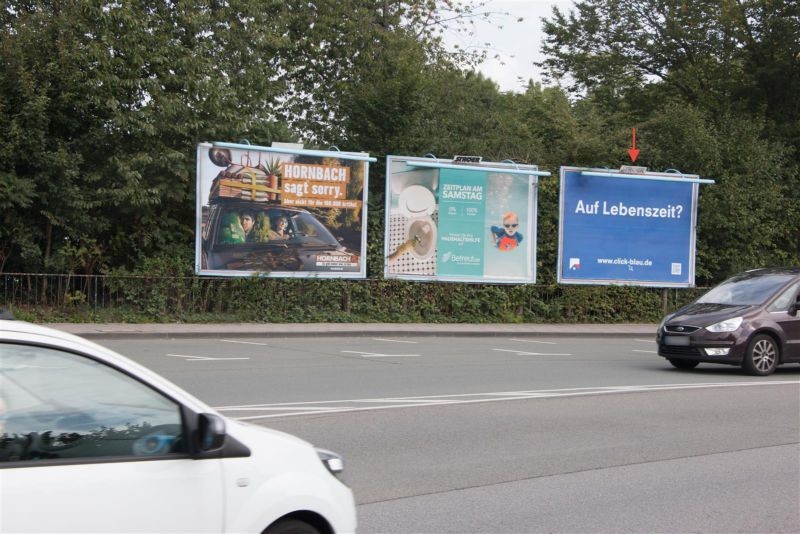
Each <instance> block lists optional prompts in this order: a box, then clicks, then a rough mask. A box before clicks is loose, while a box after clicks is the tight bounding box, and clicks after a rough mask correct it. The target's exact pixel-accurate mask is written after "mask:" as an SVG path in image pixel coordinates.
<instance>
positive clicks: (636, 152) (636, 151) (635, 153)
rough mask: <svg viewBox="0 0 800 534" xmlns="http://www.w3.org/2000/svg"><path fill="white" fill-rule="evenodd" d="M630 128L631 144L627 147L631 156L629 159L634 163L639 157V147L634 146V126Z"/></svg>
mask: <svg viewBox="0 0 800 534" xmlns="http://www.w3.org/2000/svg"><path fill="white" fill-rule="evenodd" d="M631 130H633V146H632V147H631V148H629V149H628V155H629V156H630V157H631V161H633V162H634V163H635V162H636V158H638V157H639V149H638V148H636V128H631Z"/></svg>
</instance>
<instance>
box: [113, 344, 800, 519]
mask: <svg viewBox="0 0 800 534" xmlns="http://www.w3.org/2000/svg"><path fill="white" fill-rule="evenodd" d="M103 344H105V345H107V346H110V347H112V348H114V349H115V350H118V351H119V352H122V353H123V354H126V355H128V356H131V357H133V358H134V359H136V360H138V361H140V362H141V363H144V364H145V365H147V366H148V367H151V368H153V369H155V370H156V371H158V372H159V373H161V374H163V375H165V376H167V377H168V378H170V379H172V380H173V381H175V382H176V383H178V384H179V385H181V386H182V387H184V388H186V389H187V390H189V391H191V392H193V393H195V394H196V395H197V396H199V397H200V398H202V399H204V400H206V402H209V403H210V404H212V405H213V406H215V407H217V408H219V409H221V411H223V413H226V414H227V415H229V416H231V417H237V418H242V419H248V420H251V421H252V422H255V423H258V424H264V425H267V426H270V427H272V428H277V429H279V430H285V431H287V432H290V433H293V434H296V435H299V436H301V437H303V438H305V439H307V440H309V441H311V442H312V443H315V444H317V445H320V446H323V447H327V448H331V449H333V450H336V451H337V452H340V453H342V454H343V455H344V457H345V460H346V466H347V467H346V477H347V480H348V482H349V484H350V485H351V487H352V488H353V490H354V493H355V495H356V500H357V502H358V503H359V521H360V527H359V531H360V532H362V533H373V532H375V533H377V532H392V533H394V532H397V533H407V532H409V533H410V532H498V533H506V532H509V533H510V532H650V531H653V532H656V531H657V532H686V531H692V532H797V531H800V505H799V504H798V503H800V445H799V444H800V366H798V365H792V366H785V367H783V368H779V370H778V372H777V373H776V374H775V375H773V376H771V377H767V378H755V377H750V376H747V375H744V374H742V373H741V371H739V370H738V369H736V368H733V367H725V366H712V365H704V364H701V366H700V367H698V368H697V369H695V370H692V371H689V372H687V371H678V370H675V369H672V368H671V367H670V366H669V364H668V363H666V362H665V361H664V360H663V359H661V358H659V357H657V356H656V355H655V353H654V352H655V343H654V342H653V341H652V340H648V339H634V338H624V339H612V338H578V339H568V338H549V339H548V338H536V339H531V338H525V339H515V338H512V337H509V338H497V337H494V338H475V337H470V338H452V337H441V338H431V337H426V338H413V337H402V338H401V337H398V338H395V339H391V338H380V339H372V338H363V337H361V338H343V337H338V338H317V339H311V340H303V339H298V338H293V339H288V338H287V339H274V338H270V339H259V338H246V339H235V338H232V339H202V340H187V339H177V340H153V339H150V340H114V341H111V340H109V341H104V342H103Z"/></svg>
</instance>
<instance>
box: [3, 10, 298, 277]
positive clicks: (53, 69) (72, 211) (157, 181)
mask: <svg viewBox="0 0 800 534" xmlns="http://www.w3.org/2000/svg"><path fill="white" fill-rule="evenodd" d="M284 21H285V9H284V7H283V3H282V2H277V1H273V2H263V1H259V2H256V1H250V0H233V1H230V2H216V1H212V0H209V1H205V2H199V3H194V2H192V3H189V2H158V1H153V2H145V3H129V2H123V3H112V2H81V1H77V0H58V1H54V2H51V1H48V2H44V1H33V2H16V1H14V2H7V3H6V9H5V10H3V11H2V12H0V24H1V25H2V27H3V30H4V31H3V35H2V36H0V64H1V65H2V69H0V124H2V127H0V135H1V136H2V145H3V149H2V152H0V167H1V168H2V169H4V173H6V174H5V175H4V176H5V178H4V179H3V182H4V183H6V184H11V183H25V184H26V187H27V189H19V190H17V189H16V188H15V197H16V200H14V199H13V198H12V199H11V201H10V203H11V204H12V209H13V213H11V214H8V213H7V214H6V217H10V218H11V219H12V220H13V221H26V223H27V228H28V230H27V231H26V232H17V231H13V232H11V231H8V230H6V228H8V227H5V228H4V230H3V231H2V233H0V251H4V253H5V254H7V255H8V256H10V258H11V260H10V261H11V263H10V264H7V265H6V268H8V267H12V268H15V269H29V270H39V269H47V270H60V269H63V268H65V266H64V265H60V264H58V262H57V261H56V258H59V257H63V255H61V256H59V255H58V254H57V251H58V249H59V248H60V247H62V246H66V245H70V246H73V249H74V250H81V249H82V248H83V249H86V247H81V244H92V243H94V244H95V245H97V246H100V247H101V249H102V251H103V254H104V259H103V262H102V263H104V264H106V265H115V264H124V263H126V262H131V261H135V259H136V258H138V257H139V256H140V255H147V254H151V253H152V252H154V251H156V250H159V249H163V248H167V247H169V246H170V245H171V244H173V243H176V242H179V241H187V240H191V238H192V237H191V236H192V234H193V228H194V217H193V211H194V210H193V206H194V170H195V161H194V159H195V158H194V153H195V152H194V147H195V145H196V143H197V142H199V141H207V140H216V139H231V138H233V139H240V138H242V137H250V136H253V137H255V138H257V139H260V140H269V139H270V138H271V137H273V136H276V137H277V136H279V137H280V138H282V139H286V138H287V137H288V132H287V130H286V129H285V128H282V127H281V126H280V125H279V124H277V123H276V121H275V113H274V111H273V110H274V107H275V101H276V100H277V98H278V96H279V95H280V94H282V92H283V86H282V85H281V84H282V82H281V81H280V76H279V66H278V63H277V62H276V61H275V59H274V58H275V57H276V56H277V55H278V51H279V50H280V49H281V48H283V47H285V46H287V41H286V37H285V31H284V28H285V22H284ZM277 132H280V133H277ZM6 203H9V201H6ZM16 224H18V223H16ZM93 246H94V245H93ZM90 248H91V247H90ZM5 251H8V252H5ZM91 265H93V266H96V265H97V262H91Z"/></svg>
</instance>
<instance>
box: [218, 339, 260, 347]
mask: <svg viewBox="0 0 800 534" xmlns="http://www.w3.org/2000/svg"><path fill="white" fill-rule="evenodd" d="M220 341H224V342H225V343H241V344H242V345H262V346H267V344H266V343H256V342H255V341H236V340H235V339H220Z"/></svg>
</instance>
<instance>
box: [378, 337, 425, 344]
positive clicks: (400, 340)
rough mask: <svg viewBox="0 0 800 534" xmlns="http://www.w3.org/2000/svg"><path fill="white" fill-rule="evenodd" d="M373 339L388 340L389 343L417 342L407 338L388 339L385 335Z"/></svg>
mask: <svg viewBox="0 0 800 534" xmlns="http://www.w3.org/2000/svg"><path fill="white" fill-rule="evenodd" d="M372 340H373V341H387V342H389V343H412V344H414V345H416V344H417V342H416V341H407V340H404V339H386V338H383V337H373V338H372Z"/></svg>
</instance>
